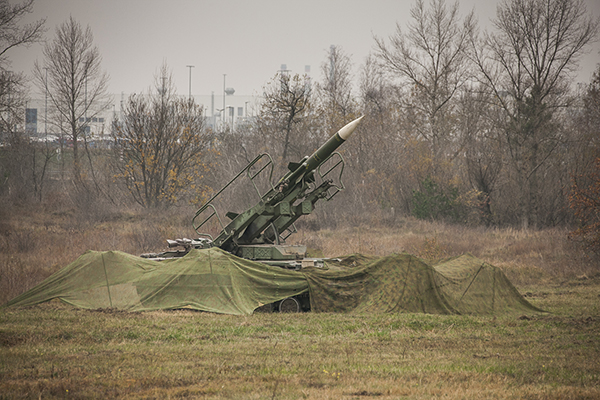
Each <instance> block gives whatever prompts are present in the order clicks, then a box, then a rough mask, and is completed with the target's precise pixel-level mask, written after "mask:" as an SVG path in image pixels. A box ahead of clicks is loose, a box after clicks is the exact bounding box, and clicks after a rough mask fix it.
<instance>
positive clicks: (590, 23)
mask: <svg viewBox="0 0 600 400" xmlns="http://www.w3.org/2000/svg"><path fill="white" fill-rule="evenodd" d="M494 24H495V28H496V31H495V32H493V33H491V34H488V35H486V36H485V37H484V39H483V41H481V42H480V41H473V46H472V55H473V60H474V61H475V62H476V64H477V65H478V68H479V71H480V72H481V75H482V77H483V80H484V82H485V83H486V84H488V85H489V86H490V87H491V89H492V91H493V93H494V95H495V100H496V103H497V105H498V106H499V107H500V108H501V109H502V110H503V117H502V118H503V119H504V121H503V125H504V136H505V145H506V148H507V150H508V153H509V156H510V160H511V164H512V167H513V169H514V171H515V175H516V180H517V183H518V190H519V193H518V197H519V210H518V213H519V215H520V219H521V224H522V226H523V227H525V228H526V227H528V226H530V225H533V226H537V225H538V224H539V223H540V222H541V221H540V209H539V208H540V204H541V203H540V202H541V197H542V196H541V193H540V190H541V188H542V187H543V186H544V183H543V182H542V181H540V179H541V178H542V177H543V176H544V175H548V174H547V172H548V171H544V169H545V168H548V167H549V166H550V165H549V163H550V161H551V160H552V157H553V156H555V154H554V153H555V152H557V151H559V150H560V149H561V145H562V143H563V137H562V134H563V130H562V129H561V123H560V121H559V120H558V119H557V118H555V117H554V116H555V114H556V111H557V110H558V109H559V108H561V107H564V106H566V105H567V104H568V100H569V98H568V97H567V94H568V83H569V82H568V78H569V77H570V74H571V73H572V72H573V71H574V70H575V69H576V68H577V61H578V59H579V56H580V55H581V54H582V52H583V51H584V50H585V46H586V45H587V44H589V43H590V42H591V41H592V40H594V38H595V37H596V35H597V32H598V22H597V21H594V20H592V19H591V17H589V16H588V15H586V10H585V6H584V3H583V1H582V0H506V1H504V2H503V3H501V4H500V5H499V7H498V12H497V18H496V20H495V22H494ZM552 161H554V163H555V164H556V160H552ZM542 171H544V173H543V174H542Z"/></svg>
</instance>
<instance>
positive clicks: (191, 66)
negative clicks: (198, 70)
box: [186, 65, 194, 100]
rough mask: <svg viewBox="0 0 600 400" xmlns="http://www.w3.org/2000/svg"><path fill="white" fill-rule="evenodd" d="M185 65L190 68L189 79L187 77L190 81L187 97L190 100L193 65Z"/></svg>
mask: <svg viewBox="0 0 600 400" xmlns="http://www.w3.org/2000/svg"><path fill="white" fill-rule="evenodd" d="M186 67H188V68H189V69H190V79H189V82H190V89H189V99H190V100H191V99H192V68H194V66H193V65H186Z"/></svg>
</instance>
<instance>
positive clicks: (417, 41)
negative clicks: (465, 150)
mask: <svg viewBox="0 0 600 400" xmlns="http://www.w3.org/2000/svg"><path fill="white" fill-rule="evenodd" d="M411 17H412V20H413V22H412V23H411V24H409V26H408V30H407V32H403V31H402V29H401V28H400V26H399V25H398V26H397V30H396V33H395V34H394V35H393V36H391V37H390V45H389V47H388V45H387V44H386V42H385V41H384V40H383V39H380V38H375V41H376V44H377V50H378V53H377V54H378V56H379V58H380V60H381V61H382V62H383V64H384V65H385V66H386V68H387V69H388V70H389V71H390V72H391V73H392V74H393V75H394V76H397V77H399V78H400V79H401V80H402V82H405V83H407V84H408V85H409V86H408V87H409V88H410V90H409V91H408V93H407V96H406V103H405V107H406V108H407V111H408V112H407V114H408V115H410V116H412V120H413V123H412V125H413V129H415V130H416V132H417V133H418V135H419V136H420V137H421V138H423V139H425V140H426V141H427V142H428V143H429V145H430V147H431V151H432V155H433V159H434V160H440V159H441V158H443V157H442V154H443V153H444V152H448V149H447V148H446V143H445V142H447V141H449V140H451V135H452V129H451V128H450V127H448V126H447V123H448V122H449V121H450V118H449V116H450V111H451V100H452V99H453V98H454V97H455V95H456V93H457V91H458V90H459V89H460V88H461V87H462V85H463V84H464V83H465V82H466V81H467V80H468V79H469V78H470V73H469V63H468V62H467V61H468V59H467V57H466V49H467V46H468V43H469V42H468V38H469V37H470V35H471V32H472V30H473V29H474V19H473V13H471V14H469V15H467V16H466V17H465V18H464V20H462V21H461V19H460V17H459V14H458V2H456V3H454V4H453V5H452V6H451V7H450V8H447V7H446V4H445V2H444V0H432V1H431V2H430V4H429V8H426V7H425V3H424V1H423V0H417V1H416V3H415V5H414V6H413V8H412V9H411Z"/></svg>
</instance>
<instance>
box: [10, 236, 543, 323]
mask: <svg viewBox="0 0 600 400" xmlns="http://www.w3.org/2000/svg"><path fill="white" fill-rule="evenodd" d="M307 291H308V292H309V293H310V302H311V308H312V310H313V311H317V312H358V313H367V312H368V313H373V312H377V313H384V312H424V313H432V314H481V315H484V314H503V313H511V312H518V313H524V312H537V311H540V310H538V309H536V308H535V307H533V306H532V305H531V304H529V303H528V302H527V301H526V300H525V299H524V298H523V297H522V296H521V295H520V294H519V293H518V292H517V290H516V289H515V288H514V286H513V285H512V284H511V283H510V282H509V281H508V279H507V278H506V276H505V275H504V274H503V273H502V271H500V270H499V269H498V268H496V267H493V266H491V265H489V264H487V263H485V262H483V261H481V260H478V259H477V258H475V257H473V256H471V255H463V256H460V257H456V258H452V259H448V260H445V261H443V262H441V263H439V264H437V265H434V266H431V265H428V264H426V263H425V262H423V261H422V260H420V259H418V258H416V257H414V256H411V255H408V254H395V255H391V256H387V257H381V258H374V257H368V256H363V255H352V256H348V257H344V258H342V259H339V260H328V261H327V262H326V267H325V268H307V269H303V270H302V271H301V272H296V271H289V270H285V269H282V268H278V267H271V266H268V265H265V264H261V263H257V262H253V261H249V260H245V259H241V258H238V257H235V256H233V255H231V254H229V253H226V252H224V251H222V250H220V249H218V248H213V249H208V250H192V251H190V252H189V253H188V254H187V255H186V256H184V257H182V258H177V259H171V260H165V261H160V262H159V261H152V260H147V259H144V258H140V257H136V256H132V255H129V254H126V253H121V252H115V251H108V252H95V251H88V252H86V253H85V254H83V255H82V256H81V257H79V258H78V259H77V260H75V261H74V262H73V263H71V264H70V265H68V266H66V267H65V268H63V269H62V270H60V271H58V272H57V273H55V274H54V275H52V276H51V277H49V278H48V279H46V280H45V281H43V282H42V283H40V284H39V285H38V286H36V287H34V288H33V289H31V290H29V291H28V292H26V293H23V294H21V295H20V296H17V297H16V298H14V299H13V300H11V301H10V302H8V303H7V304H6V305H5V306H29V305H33V304H38V303H42V302H46V301H49V300H52V299H60V300H61V301H64V302H66V303H68V304H72V305H73V306H76V307H81V308H90V309H97V308H117V309H123V310H131V311H145V310H158V309H178V308H191V309H195V310H201V311H209V312H216V313H224V314H235V315H244V314H245V315H248V314H252V313H253V311H254V310H255V309H256V308H258V307H260V306H262V305H265V304H269V303H273V302H276V301H279V300H282V299H285V298H287V297H291V296H295V295H299V294H302V293H305V292H307Z"/></svg>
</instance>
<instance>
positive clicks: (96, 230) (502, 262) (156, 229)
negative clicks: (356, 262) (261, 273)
mask: <svg viewBox="0 0 600 400" xmlns="http://www.w3.org/2000/svg"><path fill="white" fill-rule="evenodd" d="M191 215H193V210H191V209H180V210H172V211H169V212H144V211H122V210H120V211H113V210H106V209H99V210H96V211H94V212H91V211H90V210H84V211H81V210H79V211H78V210H77V209H76V208H68V207H65V206H61V205H60V203H59V202H55V203H53V205H52V206H48V205H45V206H44V205H30V206H27V207H21V208H19V207H13V208H11V210H10V213H9V212H6V211H5V213H4V215H0V304H3V303H5V302H6V301H8V300H10V299H11V298H13V297H15V296H16V295H18V294H20V293H22V292H24V291H26V290H28V289H30V288H31V287H33V286H35V285H36V284H38V283H39V282H41V281H42V280H44V279H45V278H47V277H48V276H50V275H51V274H52V273H54V272H56V271H58V270H59V269H60V268H62V267H64V266H65V265H67V264H69V263H71V262H72V261H73V260H75V259H76V258H77V257H79V256H80V255H81V254H83V253H84V252H86V251H87V250H120V251H124V252H127V253H130V254H141V253H145V252H151V251H160V250H163V249H164V244H165V240H166V239H169V238H170V239H173V238H178V237H193V235H194V232H193V230H192V228H191V225H190V216H191ZM567 234H568V231H567V230H566V229H564V228H553V229H546V230H542V231H522V230H516V229H512V228H504V229H498V228H484V227H479V228H472V227H464V226H453V225H447V224H442V223H436V222H427V221H420V220H416V219H413V218H406V219H403V218H396V219H395V220H394V221H385V222H382V221H381V220H376V221H373V223H372V224H364V225H362V226H360V227H355V226H351V225H350V224H347V225H344V224H340V227H339V228H338V229H335V230H329V229H324V230H318V231H312V230H308V229H304V230H300V232H299V233H298V234H296V235H294V236H292V238H291V239H292V240H293V242H295V243H303V244H306V245H307V246H308V247H309V249H310V252H311V253H312V255H315V256H325V257H336V256H341V255H346V254H351V253H363V254H370V255H387V254H391V253H399V252H408V253H411V254H414V255H417V256H419V257H422V258H424V259H426V260H436V259H439V258H443V257H448V256H454V255H460V254H464V253H467V252H469V253H472V254H473V255H475V256H477V257H480V258H482V259H483V260H485V261H487V262H489V263H491V264H493V265H496V266H498V267H500V268H502V269H503V270H504V272H505V273H506V274H507V275H508V277H509V278H510V279H511V280H512V281H513V283H515V284H516V285H528V284H534V283H539V284H548V283H552V282H554V283H557V282H562V281H565V280H569V279H572V278H575V277H582V276H588V277H593V276H595V274H597V273H599V272H600V263H599V260H598V258H595V259H593V258H589V257H588V256H586V255H585V254H584V253H583V252H582V251H581V249H580V248H579V247H578V246H577V245H576V244H575V243H573V242H571V241H570V240H569V239H568V238H567Z"/></svg>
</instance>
